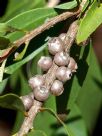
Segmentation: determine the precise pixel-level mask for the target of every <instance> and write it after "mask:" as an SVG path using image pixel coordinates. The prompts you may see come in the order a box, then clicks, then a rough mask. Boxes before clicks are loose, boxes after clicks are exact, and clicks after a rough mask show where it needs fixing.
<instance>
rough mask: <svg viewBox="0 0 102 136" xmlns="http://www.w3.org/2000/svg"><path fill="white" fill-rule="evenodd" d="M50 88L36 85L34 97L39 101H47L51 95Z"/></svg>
mask: <svg viewBox="0 0 102 136" xmlns="http://www.w3.org/2000/svg"><path fill="white" fill-rule="evenodd" d="M49 94H50V93H49V90H48V89H46V87H45V86H41V87H36V88H35V89H34V98H36V99H37V100H38V101H45V100H46V99H48V97H49Z"/></svg>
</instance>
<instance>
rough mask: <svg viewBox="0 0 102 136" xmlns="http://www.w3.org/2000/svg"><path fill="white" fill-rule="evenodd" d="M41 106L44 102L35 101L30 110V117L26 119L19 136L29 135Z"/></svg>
mask: <svg viewBox="0 0 102 136" xmlns="http://www.w3.org/2000/svg"><path fill="white" fill-rule="evenodd" d="M41 106H42V102H39V101H37V100H34V103H33V106H32V107H31V109H30V110H29V112H28V116H27V117H25V119H24V122H23V125H22V126H21V128H20V131H19V132H18V136H23V135H24V134H27V133H28V132H29V130H31V129H32V128H33V120H34V118H35V117H36V115H37V113H38V112H39V109H40V108H41Z"/></svg>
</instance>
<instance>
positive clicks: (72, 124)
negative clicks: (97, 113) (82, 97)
mask: <svg viewBox="0 0 102 136" xmlns="http://www.w3.org/2000/svg"><path fill="white" fill-rule="evenodd" d="M65 122H66V123H65V124H66V126H68V128H69V129H70V130H71V131H72V132H73V135H74V136H88V134H87V129H86V125H85V122H84V120H83V118H82V114H81V111H80V109H79V108H78V106H77V105H76V104H74V105H73V108H72V110H71V111H70V113H69V114H68V117H67V120H66V121H65ZM58 135H63V136H64V135H65V132H64V128H62V127H59V128H58V129H57V131H55V133H54V132H53V136H58Z"/></svg>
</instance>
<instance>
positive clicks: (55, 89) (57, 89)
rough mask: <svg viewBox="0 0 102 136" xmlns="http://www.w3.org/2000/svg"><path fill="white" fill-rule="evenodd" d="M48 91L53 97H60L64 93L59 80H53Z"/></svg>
mask: <svg viewBox="0 0 102 136" xmlns="http://www.w3.org/2000/svg"><path fill="white" fill-rule="evenodd" d="M50 91H51V93H52V94H53V95H55V96H59V95H61V94H62V93H63V91H64V87H63V83H62V82H61V81H59V80H55V81H54V82H53V84H52V86H51V89H50Z"/></svg>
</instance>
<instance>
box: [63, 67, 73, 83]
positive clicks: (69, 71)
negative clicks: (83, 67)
mask: <svg viewBox="0 0 102 136" xmlns="http://www.w3.org/2000/svg"><path fill="white" fill-rule="evenodd" d="M71 77H72V71H71V69H68V68H67V70H66V74H65V80H66V81H67V80H70V79H71Z"/></svg>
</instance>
